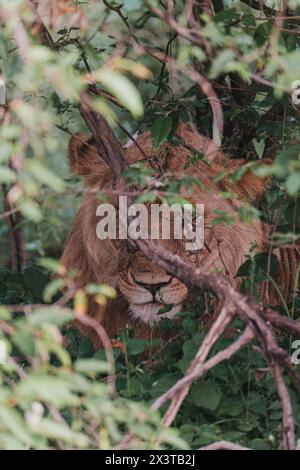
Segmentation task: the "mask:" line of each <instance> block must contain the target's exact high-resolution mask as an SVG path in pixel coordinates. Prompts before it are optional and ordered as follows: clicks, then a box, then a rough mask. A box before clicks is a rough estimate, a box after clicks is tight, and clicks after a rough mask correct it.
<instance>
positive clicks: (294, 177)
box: [285, 171, 300, 196]
mask: <svg viewBox="0 0 300 470" xmlns="http://www.w3.org/2000/svg"><path fill="white" fill-rule="evenodd" d="M285 186H286V189H287V192H288V193H289V194H290V195H291V196H293V195H294V194H296V193H297V192H298V191H299V189H300V172H299V171H298V172H295V173H292V174H290V175H289V176H288V178H287V180H286V182H285Z"/></svg>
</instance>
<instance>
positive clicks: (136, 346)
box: [126, 338, 146, 356]
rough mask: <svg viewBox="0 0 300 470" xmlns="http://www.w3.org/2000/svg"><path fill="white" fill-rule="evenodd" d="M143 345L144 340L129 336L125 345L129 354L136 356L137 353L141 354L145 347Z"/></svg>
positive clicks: (144, 343)
mask: <svg viewBox="0 0 300 470" xmlns="http://www.w3.org/2000/svg"><path fill="white" fill-rule="evenodd" d="M145 345H146V342H145V341H143V340H142V339H137V338H130V339H129V340H128V342H127V345H126V348H127V353H128V354H129V355H130V356H136V355H137V354H141V353H142V352H143V351H144V349H145Z"/></svg>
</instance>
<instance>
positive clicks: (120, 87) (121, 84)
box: [93, 69, 144, 118]
mask: <svg viewBox="0 0 300 470" xmlns="http://www.w3.org/2000/svg"><path fill="white" fill-rule="evenodd" d="M93 76H94V77H95V79H96V80H97V81H99V82H100V83H101V84H102V85H103V86H104V87H105V88H106V89H107V90H108V91H109V92H110V93H112V94H113V95H114V96H115V97H116V98H117V99H118V101H119V102H120V103H121V104H122V105H123V106H125V108H127V109H128V110H129V111H130V112H131V114H132V115H133V116H134V117H135V118H138V117H141V116H143V114H144V106H143V102H142V98H141V95H140V93H139V92H138V90H137V88H136V87H135V86H134V85H133V83H132V82H131V81H130V80H128V78H127V77H125V76H124V75H122V74H120V73H119V72H115V71H114V70H110V69H102V70H99V71H98V72H95V73H94V74H93Z"/></svg>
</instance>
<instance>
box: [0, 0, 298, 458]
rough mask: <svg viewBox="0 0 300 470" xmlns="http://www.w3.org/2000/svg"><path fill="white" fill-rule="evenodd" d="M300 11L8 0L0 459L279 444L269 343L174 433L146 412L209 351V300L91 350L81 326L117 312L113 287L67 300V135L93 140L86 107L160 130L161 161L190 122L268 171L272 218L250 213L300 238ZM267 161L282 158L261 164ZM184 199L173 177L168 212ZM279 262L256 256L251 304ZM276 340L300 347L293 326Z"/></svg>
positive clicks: (194, 392) (233, 365)
mask: <svg viewBox="0 0 300 470" xmlns="http://www.w3.org/2000/svg"><path fill="white" fill-rule="evenodd" d="M48 4H49V5H50V6H49V5H48ZM48 7H49V8H48ZM37 8H39V9H37ZM39 14H40V15H41V16H39ZM299 15H300V3H299V1H298V0H289V1H283V2H279V1H277V0H274V1H273V0H270V1H265V2H256V1H254V0H240V1H239V0H236V1H229V0H213V1H203V2H202V1H181V0H176V1H174V2H173V1H170V0H168V1H167V0H159V1H156V0H149V1H146V2H145V1H142V0H124V1H120V2H115V1H112V0H110V1H106V0H103V1H102V0H99V1H92V0H85V1H76V0H70V1H64V0H52V1H51V2H48V1H43V0H40V1H31V0H10V1H9V2H7V1H5V0H0V21H1V33H0V75H1V80H2V81H1V83H2V84H0V98H1V97H2V101H1V103H2V104H1V106H0V121H1V126H0V184H1V187H2V193H1V196H0V198H1V203H2V206H3V210H2V212H1V215H0V220H1V225H0V233H1V239H0V256H1V258H0V259H1V266H0V304H1V306H0V340H1V343H0V344H2V345H3V344H4V345H5V348H6V351H7V362H6V364H3V365H1V366H0V383H1V390H0V448H4V449H32V448H33V449H48V448H51V449H53V448H55V449H56V448H60V449H66V448H68V449H70V448H71V449H78V448H79V449H91V448H97V449H110V448H143V449H159V448H171V449H187V448H191V449H196V448H199V447H201V446H205V445H207V444H211V443H213V442H215V441H221V440H226V441H230V442H233V443H240V444H242V445H243V446H246V447H249V448H254V449H278V448H280V447H282V431H283V429H282V415H283V414H284V413H285V411H284V410H283V411H282V403H281V402H280V399H279V398H278V393H277V392H278V390H277V389H278V387H277V386H276V383H275V382H274V381H273V378H272V374H271V371H270V368H269V367H268V362H267V360H266V359H264V358H263V357H262V355H261V354H260V351H259V349H258V347H252V346H251V345H247V346H246V347H244V348H242V349H239V350H238V351H237V353H236V354H235V355H234V356H233V357H232V358H231V359H230V361H226V362H222V363H220V364H218V365H216V367H214V368H212V369H211V370H210V371H209V372H208V373H207V374H206V375H205V376H204V377H202V378H200V379H199V380H197V381H195V382H194V383H193V384H192V386H191V389H190V392H189V394H188V396H187V398H186V399H185V401H184V402H183V404H182V406H181V407H180V410H179V411H178V413H177V415H176V417H174V420H173V423H172V427H166V426H164V424H163V421H162V416H163V414H164V412H165V411H166V409H167V408H166V404H165V403H164V404H163V406H162V407H160V409H159V410H156V411H155V412H154V411H153V409H152V408H151V407H150V406H151V404H153V402H154V401H155V400H156V399H157V398H158V397H160V396H161V395H162V394H163V393H164V392H166V391H167V390H168V389H169V388H170V387H172V386H173V385H174V384H176V383H177V382H178V380H179V379H181V378H182V377H183V375H184V374H185V373H186V371H187V369H188V366H189V364H190V362H191V360H192V359H193V358H194V357H195V354H196V352H197V350H198V349H199V346H200V345H201V344H203V339H204V337H205V334H206V332H207V326H206V324H205V323H206V318H207V317H209V315H204V316H203V317H202V318H200V319H199V312H203V311H205V312H207V309H208V310H209V309H210V308H211V305H212V301H211V299H212V294H207V293H205V294H204V293H203V292H199V291H198V292H197V298H196V299H195V304H194V305H193V306H191V307H189V308H187V310H186V311H184V312H182V313H181V314H180V317H181V323H180V324H178V323H175V322H170V321H168V320H163V321H162V328H163V329H164V328H165V329H168V331H169V332H170V334H171V337H172V338H173V340H172V341H163V340H158V339H153V340H152V341H150V342H146V341H144V340H141V339H138V338H135V337H133V334H132V331H131V330H130V327H128V328H127V329H126V330H125V331H124V332H123V333H122V334H121V335H120V337H118V338H115V339H113V340H112V343H111V344H112V350H111V349H110V348H109V347H108V348H106V349H103V350H100V351H94V349H93V347H92V345H91V343H90V342H89V340H88V339H87V338H86V337H83V336H81V335H80V334H79V332H78V330H77V329H76V328H75V327H73V323H72V320H74V319H75V318H76V319H77V320H78V321H81V322H86V321H87V322H88V321H89V320H86V319H87V318H88V317H87V315H86V313H87V312H86V310H87V294H91V295H95V296H97V298H98V301H99V302H105V301H106V300H107V299H109V298H110V297H112V296H114V295H116V293H115V291H114V290H113V289H112V288H111V287H110V286H105V285H101V286H99V285H94V284H91V285H88V286H86V288H85V289H84V290H76V289H73V290H72V285H73V284H72V282H73V279H74V276H75V274H76V273H74V272H72V271H71V272H66V270H65V269H64V267H63V266H62V265H61V264H60V263H59V261H58V260H59V257H60V254H61V252H62V247H63V244H64V241H65V239H66V236H67V233H68V231H69V229H70V226H71V222H72V219H73V217H74V214H75V211H76V209H77V208H78V205H79V201H80V198H81V195H82V191H83V185H82V181H80V180H79V179H78V178H77V177H75V176H73V175H72V174H71V173H70V170H69V168H68V163H67V158H66V155H67V145H68V141H69V137H70V135H72V134H73V133H75V132H78V131H83V132H89V129H87V124H88V123H87V120H86V116H85V115H84V113H83V112H82V106H81V105H82V103H83V101H84V100H88V105H89V107H90V109H91V110H93V111H94V112H95V113H98V114H99V115H100V116H101V117H103V118H105V120H106V121H107V122H108V123H109V125H110V127H111V128H112V129H113V130H114V133H115V135H116V136H117V138H118V139H119V140H120V141H121V142H122V143H123V144H126V142H128V139H130V136H132V135H134V134H135V132H136V131H137V130H138V131H139V132H141V131H143V130H145V129H150V130H151V135H152V142H153V146H154V148H155V149H158V148H159V147H160V145H161V144H162V143H163V142H165V141H167V140H169V141H172V139H173V141H174V137H173V130H174V128H175V127H176V126H177V124H178V122H179V121H180V120H182V121H192V122H193V123H194V124H195V125H196V127H197V129H198V130H199V131H200V132H201V133H202V134H205V135H207V136H209V137H211V138H213V140H214V141H215V143H216V144H217V145H219V144H222V148H223V149H224V151H226V152H227V153H228V154H230V155H231V157H232V158H238V157H241V156H243V157H244V158H247V160H248V164H247V166H248V167H249V166H251V167H253V168H254V171H255V172H256V173H257V174H259V175H260V176H262V177H263V176H271V177H272V179H271V182H270V184H269V187H268V190H267V191H266V193H265V196H264V200H263V201H262V203H261V206H260V207H259V209H257V208H254V207H252V206H249V208H248V210H247V211H245V212H243V213H240V214H239V217H244V218H251V217H260V218H261V219H262V220H263V221H265V222H267V223H269V224H271V225H272V226H273V233H272V236H273V242H274V243H275V244H276V246H277V245H285V246H286V245H295V244H297V243H298V242H299V233H300V208H299V202H298V201H299V191H300V160H299V154H300V133H299V113H300V108H299V105H300V93H299V91H298V88H297V87H298V86H299V84H300V82H297V81H299V80H300V33H299V28H298V23H299V17H300V16H299ZM4 84H5V89H6V90H5V93H4ZM4 97H5V99H4ZM197 158H203V155H198V154H195V155H193V159H195V160H197ZM262 158H268V159H270V160H271V164H269V165H258V162H259V161H260V160H261V159H262ZM187 164H189V163H188V162H187ZM243 171H246V167H245V168H244V169H242V172H243ZM148 176H149V169H148V170H147V169H145V168H144V167H143V166H138V167H137V166H133V167H132V168H129V169H128V170H127V176H126V178H127V181H128V182H129V183H131V182H132V181H134V182H136V183H139V184H140V185H141V186H142V185H143V181H145V180H147V177H148ZM222 177H224V175H220V178H222ZM241 177H242V173H241V172H238V173H236V174H235V175H233V178H236V179H238V178H241ZM137 179H138V180H137ZM178 191H179V187H178V181H172V180H170V181H168V184H167V193H168V195H169V196H168V197H170V194H171V200H174V199H176V197H178ZM223 196H224V197H225V198H226V197H228V194H224V195H223ZM140 197H141V196H140ZM151 197H152V194H151V192H148V193H146V194H145V193H143V198H144V199H143V200H144V201H147V200H150V201H151ZM218 215H219V222H220V221H222V220H224V218H226V214H218ZM228 222H229V223H230V221H228ZM271 261H272V263H271V266H270V264H269V261H268V254H267V253H263V254H259V255H256V256H254V255H253V253H249V256H248V258H247V259H245V263H244V265H242V266H241V268H240V271H239V275H240V276H242V277H243V279H244V282H243V285H242V288H241V291H242V292H247V293H251V294H252V295H253V296H254V298H256V300H257V301H259V298H258V289H257V286H258V285H259V283H261V282H263V281H264V280H266V279H267V278H269V277H270V276H271V277H272V276H273V271H272V270H273V269H274V270H276V269H277V270H278V269H280V266H278V265H277V264H276V260H273V259H272V260H271ZM273 261H274V262H273ZM273 265H274V266H273ZM299 274H300V264H298V266H297V276H296V283H295V286H293V288H292V289H293V296H292V301H291V303H290V304H287V303H286V302H285V301H284V299H282V302H281V305H279V306H278V307H277V308H276V311H278V312H280V314H281V315H282V316H283V317H285V318H287V319H289V320H295V324H296V325H298V326H299V322H297V319H298V318H299V313H300V298H299V295H298V282H299ZM53 275H54V277H53ZM70 286H71V288H70ZM65 288H67V289H69V290H68V292H71V293H72V295H70V296H65V295H63V294H62V292H63V291H64V289H65ZM70 322H71V323H70ZM90 326H91V327H92V328H96V327H95V325H94V324H91V325H90ZM234 327H235V333H234V335H230V336H229V337H227V336H226V335H225V337H222V338H221V339H219V341H218V342H217V343H216V344H215V345H214V346H213V348H212V350H211V351H210V356H209V357H212V356H213V355H214V354H216V353H218V352H220V351H222V350H224V348H226V347H227V346H229V345H230V344H231V343H232V342H233V341H234V340H235V339H236V338H238V334H237V332H240V331H241V330H242V328H243V326H242V322H241V320H240V319H236V320H235V323H234ZM295 328H297V327H295ZM295 331H296V330H295ZM100 333H101V332H100ZM298 335H299V330H298ZM276 339H277V341H278V342H279V343H280V345H281V346H282V347H283V348H284V350H285V351H286V352H287V353H288V354H289V355H291V354H292V353H293V351H294V347H293V341H294V339H295V338H294V336H293V335H292V333H291V332H289V333H283V332H282V331H281V330H280V331H277V332H276ZM298 369H299V366H297V365H295V364H294V365H293V371H294V372H295V373H296V372H297V370H298ZM285 379H286V384H287V387H288V390H289V395H290V398H291V403H292V407H293V424H294V425H295V435H296V442H297V439H300V401H299V393H298V392H297V388H296V387H295V381H296V379H295V381H294V384H293V383H292V382H293V377H291V375H290V376H288V377H287V376H286V374H285ZM298 380H299V379H298ZM296 385H297V381H296ZM298 385H299V382H298ZM283 445H284V444H283ZM285 447H288V445H285Z"/></svg>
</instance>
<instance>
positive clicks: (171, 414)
mask: <svg viewBox="0 0 300 470" xmlns="http://www.w3.org/2000/svg"><path fill="white" fill-rule="evenodd" d="M234 315H235V310H234V309H233V308H232V306H231V305H228V304H224V306H223V308H222V311H221V313H220V315H219V316H218V318H217V319H216V320H215V322H214V324H213V325H212V327H211V329H210V330H209V332H208V334H207V335H206V336H205V338H204V340H203V343H202V344H201V346H200V348H199V350H198V352H197V354H196V356H195V357H194V359H193V360H192V362H191V364H190V366H189V368H188V370H187V373H186V377H187V376H190V375H191V374H192V373H193V372H194V371H195V369H197V370H201V368H202V367H203V364H204V362H205V360H206V358H207V356H208V354H209V352H210V350H211V348H212V347H213V345H214V344H215V343H216V341H217V340H218V339H219V338H220V336H221V335H222V333H223V332H224V330H225V328H226V326H228V325H229V323H230V322H231V321H232V319H233V317H234ZM177 384H178V382H177ZM177 384H176V385H177ZM190 384H191V382H188V383H186V384H185V385H184V386H179V387H178V389H177V391H176V392H175V393H172V398H173V397H174V398H173V400H172V403H171V405H170V407H169V408H168V410H167V412H166V413H165V416H164V420H163V422H164V424H165V425H166V426H170V425H171V424H172V422H173V420H174V418H175V416H176V414H177V412H178V410H179V408H180V406H181V404H182V402H183V400H184V399H185V397H186V395H187V394H188V392H189V389H190ZM169 391H170V390H169ZM164 401H165V399H164V398H162V397H160V398H159V399H158V400H156V401H155V402H154V404H153V405H152V406H153V409H158V408H159V407H160V406H161V405H162V403H164Z"/></svg>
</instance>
